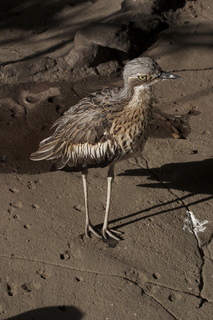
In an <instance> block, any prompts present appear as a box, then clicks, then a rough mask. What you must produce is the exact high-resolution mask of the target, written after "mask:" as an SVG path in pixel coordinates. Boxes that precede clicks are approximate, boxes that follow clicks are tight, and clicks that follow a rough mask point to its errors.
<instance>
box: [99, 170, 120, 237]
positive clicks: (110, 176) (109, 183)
mask: <svg viewBox="0 0 213 320" xmlns="http://www.w3.org/2000/svg"><path fill="white" fill-rule="evenodd" d="M113 179H114V165H111V166H110V167H109V170H108V175H107V202H106V211H105V217H104V224H103V228H102V233H103V237H104V238H105V239H107V235H108V236H110V237H112V238H114V239H115V240H117V241H119V240H121V239H120V238H119V237H117V236H116V235H115V234H114V233H117V234H121V232H120V231H117V230H110V229H109V228H108V221H109V207H110V198H111V190H112V181H113Z"/></svg>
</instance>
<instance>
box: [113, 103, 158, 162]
mask: <svg viewBox="0 0 213 320" xmlns="http://www.w3.org/2000/svg"><path fill="white" fill-rule="evenodd" d="M151 116H152V112H151V108H144V109H143V108H134V109H127V110H124V111H123V112H122V113H121V114H120V115H118V117H117V118H116V119H115V120H114V122H113V125H112V127H111V132H110V133H111V134H112V135H113V137H114V139H115V140H116V142H117V144H118V145H119V147H120V149H121V152H120V153H119V156H118V158H119V159H117V160H118V161H120V160H122V159H125V158H129V157H131V156H137V155H138V154H140V152H141V151H142V149H143V147H144V145H145V143H146V140H147V138H148V134H149V124H150V120H151Z"/></svg>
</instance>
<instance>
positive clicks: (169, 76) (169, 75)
mask: <svg viewBox="0 0 213 320" xmlns="http://www.w3.org/2000/svg"><path fill="white" fill-rule="evenodd" d="M160 78H162V79H163V80H167V79H182V77H180V76H177V75H176V74H173V73H169V72H162V73H161V75H160Z"/></svg>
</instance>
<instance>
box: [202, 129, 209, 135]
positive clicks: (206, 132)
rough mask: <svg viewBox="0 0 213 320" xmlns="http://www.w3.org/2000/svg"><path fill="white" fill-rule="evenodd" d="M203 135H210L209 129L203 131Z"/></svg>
mask: <svg viewBox="0 0 213 320" xmlns="http://www.w3.org/2000/svg"><path fill="white" fill-rule="evenodd" d="M203 134H211V131H210V130H209V129H206V130H204V131H203Z"/></svg>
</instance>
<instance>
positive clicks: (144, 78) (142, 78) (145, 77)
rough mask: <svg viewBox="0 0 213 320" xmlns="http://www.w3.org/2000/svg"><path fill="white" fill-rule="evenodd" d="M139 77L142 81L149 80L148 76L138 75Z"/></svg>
mask: <svg viewBox="0 0 213 320" xmlns="http://www.w3.org/2000/svg"><path fill="white" fill-rule="evenodd" d="M138 79H139V80H140V81H146V80H147V76H138Z"/></svg>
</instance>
